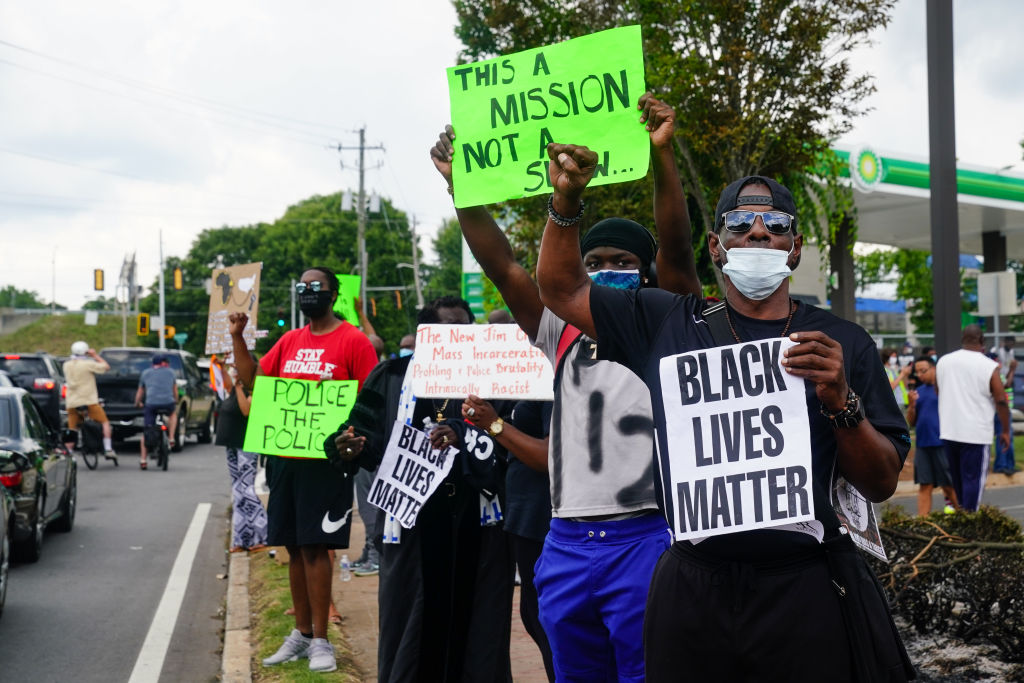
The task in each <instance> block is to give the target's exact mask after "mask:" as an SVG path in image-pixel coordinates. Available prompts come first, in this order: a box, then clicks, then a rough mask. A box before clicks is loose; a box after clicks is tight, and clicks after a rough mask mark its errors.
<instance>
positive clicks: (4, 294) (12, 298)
mask: <svg viewBox="0 0 1024 683" xmlns="http://www.w3.org/2000/svg"><path fill="white" fill-rule="evenodd" d="M0 306H10V307H11V308H49V307H50V304H49V303H47V302H45V301H43V299H42V298H40V296H39V292H36V291H33V290H29V289H18V288H17V287H15V286H14V285H7V286H6V287H4V288H3V289H0ZM55 308H59V309H61V310H65V309H66V307H65V306H61V305H60V304H55Z"/></svg>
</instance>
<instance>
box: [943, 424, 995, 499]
mask: <svg viewBox="0 0 1024 683" xmlns="http://www.w3.org/2000/svg"><path fill="white" fill-rule="evenodd" d="M942 443H943V445H945V447H946V459H947V460H949V474H950V476H952V478H953V490H955V491H956V497H957V500H958V501H959V503H960V507H962V508H963V509H964V510H966V511H968V512H974V511H975V510H977V509H978V505H980V504H981V494H982V493H984V492H985V478H986V477H987V475H988V457H989V456H988V451H989V445H988V444H978V443H961V442H959V441H946V440H945V439H943V440H942Z"/></svg>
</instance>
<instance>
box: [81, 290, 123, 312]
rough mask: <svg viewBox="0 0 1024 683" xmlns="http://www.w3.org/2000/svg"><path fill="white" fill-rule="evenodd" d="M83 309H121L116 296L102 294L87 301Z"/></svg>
mask: <svg viewBox="0 0 1024 683" xmlns="http://www.w3.org/2000/svg"><path fill="white" fill-rule="evenodd" d="M82 310H83V311H118V310H120V304H118V302H117V298H116V297H110V298H109V299H108V298H107V297H105V296H103V295H102V294H101V295H99V296H98V297H96V298H95V299H93V300H92V301H86V302H85V304H84V305H83V306H82Z"/></svg>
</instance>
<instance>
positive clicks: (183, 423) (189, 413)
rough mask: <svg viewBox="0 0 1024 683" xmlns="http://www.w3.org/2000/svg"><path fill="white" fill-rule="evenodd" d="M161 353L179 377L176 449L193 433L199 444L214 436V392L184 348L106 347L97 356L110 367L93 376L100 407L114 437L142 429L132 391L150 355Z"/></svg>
mask: <svg viewBox="0 0 1024 683" xmlns="http://www.w3.org/2000/svg"><path fill="white" fill-rule="evenodd" d="M157 353H162V354H164V355H165V356H167V361H168V363H169V365H170V366H171V369H172V370H174V374H175V376H176V377H177V380H178V408H177V412H178V429H177V431H176V433H175V435H174V436H175V442H176V443H175V444H174V445H175V449H180V448H181V446H182V445H184V443H185V436H186V435H192V434H194V435H195V436H196V437H197V438H198V440H199V442H200V443H209V442H210V441H211V440H212V439H213V428H214V426H215V424H214V393H213V390H212V389H210V382H209V376H204V375H203V374H202V373H201V372H200V371H199V368H198V367H197V366H196V358H195V356H193V355H192V354H191V353H189V352H187V351H178V350H167V351H157V350H156V349H150V348H139V347H134V348H107V349H101V350H100V356H101V357H102V358H103V360H105V361H107V363H109V364H110V370H108V371H107V372H105V373H104V374H102V375H97V376H96V389H97V390H98V391H99V395H100V400H101V401H103V410H104V411H105V412H106V413H107V417H108V418H109V419H110V424H111V427H113V430H114V438H115V439H118V440H124V439H126V438H128V437H130V436H132V435H134V434H137V433H140V432H142V427H143V424H142V408H138V407H136V406H135V393H136V391H137V390H138V388H139V377H140V376H141V375H142V372H143V371H144V370H146V369H147V368H150V367H152V359H153V356H154V355H155V354H157Z"/></svg>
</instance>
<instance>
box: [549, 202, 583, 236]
mask: <svg viewBox="0 0 1024 683" xmlns="http://www.w3.org/2000/svg"><path fill="white" fill-rule="evenodd" d="M586 206H587V205H586V204H584V203H583V200H582V199H581V200H580V212H579V213H578V214H576V215H575V216H573V217H572V218H568V217H566V216H563V215H562V214H560V213H558V212H557V211H555V196H554V195H551V196H550V197H548V217H549V218H551V222H552V223H554V224H555V225H557V226H559V227H562V228H568V227H569V226H570V225H576V224H577V223H579V222H580V219H582V218H583V211H584V209H586Z"/></svg>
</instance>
